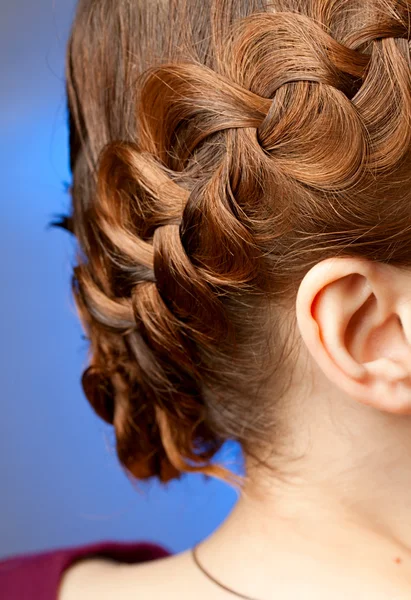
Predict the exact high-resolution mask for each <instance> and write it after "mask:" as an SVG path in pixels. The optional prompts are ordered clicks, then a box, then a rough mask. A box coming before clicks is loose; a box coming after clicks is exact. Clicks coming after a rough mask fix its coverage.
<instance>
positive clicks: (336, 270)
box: [296, 258, 411, 414]
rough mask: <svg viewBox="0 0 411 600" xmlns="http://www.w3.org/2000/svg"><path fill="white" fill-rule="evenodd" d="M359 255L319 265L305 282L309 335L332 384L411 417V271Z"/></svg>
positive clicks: (303, 305) (304, 319)
mask: <svg viewBox="0 0 411 600" xmlns="http://www.w3.org/2000/svg"><path fill="white" fill-rule="evenodd" d="M407 276H408V280H407V282H405V281H404V277H405V275H404V273H403V272H402V271H399V270H396V269H395V267H390V266H388V265H384V267H380V266H379V264H377V263H372V262H370V261H365V260H363V259H357V258H332V259H327V260H325V261H322V262H320V263H318V264H317V265H315V266H314V267H313V268H312V269H311V270H310V271H309V272H308V273H307V274H306V276H305V277H304V279H303V281H302V282H301V284H300V288H299V290H298V294H297V299H296V316H297V321H298V325H299V329H300V333H301V336H302V338H303V339H304V341H305V344H306V346H307V348H308V350H309V352H310V353H311V355H312V358H313V359H314V360H315V361H316V363H317V364H318V366H319V367H320V368H321V369H322V371H323V372H324V374H325V375H326V376H327V377H328V379H329V380H330V381H331V382H332V383H334V384H335V385H336V386H338V387H340V388H341V389H342V390H343V391H344V392H345V393H346V394H347V395H349V396H350V397H352V398H353V399H356V400H358V401H359V402H362V403H364V404H367V405H370V406H373V407H374V408H377V409H378V410H382V411H386V412H392V413H397V414H411V344H410V339H411V332H410V331H407V332H405V331H404V327H405V326H406V325H405V324H407V326H409V324H411V316H410V311H411V302H408V303H407V302H405V300H406V298H405V293H406V291H407V290H408V289H410V282H411V274H409V275H407Z"/></svg>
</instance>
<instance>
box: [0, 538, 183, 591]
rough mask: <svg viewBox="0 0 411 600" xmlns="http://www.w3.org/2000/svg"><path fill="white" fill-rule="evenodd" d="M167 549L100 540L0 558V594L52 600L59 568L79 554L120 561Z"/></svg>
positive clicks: (160, 554)
mask: <svg viewBox="0 0 411 600" xmlns="http://www.w3.org/2000/svg"><path fill="white" fill-rule="evenodd" d="M170 554H171V553H170V552H169V551H168V550H166V549H165V548H162V547H161V546H157V545H156V544H152V543H148V542H116V541H111V540H107V541H102V542H94V543H91V544H85V545H84V544H83V545H80V546H71V547H68V548H57V549H55V550H48V551H46V552H40V553H34V554H21V555H17V556H10V557H8V558H6V559H3V560H0V598H5V599H6V598H7V600H56V598H57V593H58V589H59V585H60V581H61V579H62V576H63V572H64V571H65V569H67V568H68V567H69V566H70V565H72V564H73V563H74V562H75V561H76V560H78V559H80V558H91V557H92V556H93V557H96V556H102V557H104V556H105V557H109V558H112V559H114V560H117V561H119V562H124V563H139V562H145V561H149V560H154V559H155V558H163V557H165V556H169V555H170Z"/></svg>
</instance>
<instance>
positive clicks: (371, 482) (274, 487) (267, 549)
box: [204, 399, 411, 595]
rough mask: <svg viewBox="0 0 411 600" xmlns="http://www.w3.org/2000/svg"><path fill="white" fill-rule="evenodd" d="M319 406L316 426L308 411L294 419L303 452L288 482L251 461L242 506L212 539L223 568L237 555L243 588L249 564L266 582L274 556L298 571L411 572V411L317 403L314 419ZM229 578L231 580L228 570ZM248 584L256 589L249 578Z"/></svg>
mask: <svg viewBox="0 0 411 600" xmlns="http://www.w3.org/2000/svg"><path fill="white" fill-rule="evenodd" d="M328 400H329V399H328ZM328 400H327V402H328ZM324 404H326V402H325V401H324ZM311 406H312V405H311ZM300 409H301V406H300ZM312 412H313V411H311V415H310V418H311V422H310V428H309V431H307V422H308V420H307V419H308V415H304V414H301V412H300V413H299V418H297V416H296V419H295V423H296V424H297V429H298V428H300V429H299V431H300V434H299V439H298V444H296V447H297V455H298V456H300V455H301V457H302V458H301V459H299V460H298V461H295V462H293V461H291V463H290V464H291V465H292V468H290V469H289V471H288V473H289V474H288V475H287V478H286V481H285V480H283V479H279V478H277V477H275V476H273V475H271V476H270V475H269V474H268V472H267V471H263V470H262V469H261V468H260V469H257V468H255V467H254V466H253V465H252V463H251V461H250V460H249V459H247V461H246V464H247V470H248V473H249V476H248V479H247V481H246V484H245V486H244V488H243V490H242V491H241V494H240V498H239V501H238V503H237V504H236V506H235V508H234V510H233V511H232V513H231V514H230V515H229V517H228V518H227V520H226V521H225V522H224V523H223V525H222V526H221V527H220V528H219V529H218V530H217V531H216V532H215V533H214V534H213V535H212V536H211V537H210V538H209V539H208V540H206V542H205V544H204V552H205V555H204V557H205V558H206V559H207V560H208V561H209V562H208V564H209V566H211V567H212V566H213V559H212V556H214V573H215V574H218V573H216V571H217V572H218V568H219V567H218V564H217V563H216V562H215V561H216V560H218V558H216V557H218V556H220V558H221V560H223V559H222V557H223V556H224V557H227V556H229V557H230V564H232V565H233V574H232V581H231V583H235V582H237V587H238V585H240V584H241V581H239V577H240V578H241V577H242V575H241V572H240V571H241V568H242V566H244V565H247V566H248V567H252V568H253V571H254V570H256V571H257V572H261V577H262V580H263V579H264V578H265V577H266V576H267V573H270V572H272V565H273V562H274V564H277V565H278V564H281V565H282V567H281V569H282V570H281V572H282V573H285V572H286V571H287V569H288V570H289V575H290V578H291V577H295V573H296V572H300V573H301V572H303V571H304V569H306V571H307V576H308V573H309V572H313V569H315V566H314V564H316V565H319V566H320V567H321V568H324V564H326V565H327V569H328V570H329V571H330V570H332V569H333V568H337V565H338V567H341V568H342V569H343V570H344V569H346V570H348V572H350V573H353V572H354V571H355V569H358V568H359V567H361V568H362V569H363V570H364V567H365V566H367V567H369V572H370V573H373V574H374V575H373V577H374V578H375V577H376V573H377V574H378V577H379V576H381V577H386V578H388V577H389V578H392V577H397V573H399V572H400V571H401V569H402V570H403V572H407V571H408V573H409V572H410V570H411V467H410V462H411V435H410V433H411V432H410V429H411V418H410V417H408V416H399V415H392V414H390V415H387V414H384V413H381V412H379V411H376V410H373V409H371V408H370V407H367V406H363V405H361V406H359V405H358V404H356V403H348V405H347V404H346V405H344V406H343V405H342V404H341V405H338V404H337V405H334V406H333V409H332V411H327V410H326V409H325V408H324V406H321V407H318V410H316V411H315V413H316V415H318V416H317V418H316V419H313V415H312ZM330 412H332V419H330V418H328V419H326V418H325V415H326V414H327V413H330ZM331 421H332V422H333V425H331ZM304 422H305V429H303V423H304ZM348 424H349V425H348ZM303 430H304V431H305V434H304V439H303V437H302V436H301V431H303ZM297 437H298V436H297V435H296V436H294V437H293V439H294V440H295V439H297ZM302 474H303V475H302ZM240 541H241V542H240ZM299 561H300V562H299ZM250 563H251V564H250ZM234 565H236V566H234ZM269 565H271V571H270V566H269ZM239 570H240V571H239ZM276 573H277V575H278V572H277V570H276ZM362 573H364V571H362ZM221 575H222V576H225V579H226V580H227V578H228V577H229V571H227V567H226V569H225V571H224V572H223V573H221ZM253 581H254V584H255V581H256V579H255V578H253ZM261 585H263V584H261ZM240 589H242V590H244V589H250V591H251V590H252V591H253V592H254V595H255V592H256V591H257V592H258V590H256V589H255V585H254V586H251V587H250V586H248V588H247V582H246V580H244V581H243V582H242V587H241V585H240ZM260 593H261V594H264V590H263V589H261V590H260ZM250 595H251V594H250Z"/></svg>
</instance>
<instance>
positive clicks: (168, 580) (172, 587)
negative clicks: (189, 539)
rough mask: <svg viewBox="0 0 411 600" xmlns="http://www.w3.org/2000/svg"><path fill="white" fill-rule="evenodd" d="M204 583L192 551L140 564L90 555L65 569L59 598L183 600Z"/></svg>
mask: <svg viewBox="0 0 411 600" xmlns="http://www.w3.org/2000/svg"><path fill="white" fill-rule="evenodd" d="M201 584H204V582H203V581H202V579H201V578H200V579H199V575H198V572H197V571H196V569H195V568H194V564H193V561H192V557H191V553H190V552H189V551H186V552H182V553H180V554H175V555H172V556H167V557H165V558H159V559H156V560H152V561H147V562H144V563H138V564H125V563H118V562H117V561H115V560H110V559H106V558H91V559H86V560H83V561H80V562H78V563H76V564H74V565H73V566H72V567H70V568H69V569H68V570H67V571H66V573H65V574H64V576H63V578H62V581H61V584H60V589H59V593H58V596H57V600H97V599H98V600H114V599H115V600H139V599H141V600H145V599H146V598H150V599H151V600H156V599H157V598H158V599H159V600H160V599H161V600H163V598H164V595H165V594H166V596H167V598H168V599H169V600H174V598H175V599H176V600H177V598H178V599H179V600H181V598H182V597H184V596H185V592H186V593H187V598H188V597H189V596H190V597H191V596H192V595H191V592H190V590H192V591H193V593H194V590H195V588H196V587H197V588H198V586H199V585H200V587H201ZM197 596H199V594H198V589H197Z"/></svg>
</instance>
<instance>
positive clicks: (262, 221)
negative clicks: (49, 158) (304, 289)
mask: <svg viewBox="0 0 411 600" xmlns="http://www.w3.org/2000/svg"><path fill="white" fill-rule="evenodd" d="M410 8H411V4H410V2H408V1H405V0H402V1H391V0H370V1H369V2H366V3H365V2H361V1H352V0H340V1H339V0H328V1H327V0H317V1H316V0H307V1H304V0H277V1H276V0H272V1H270V2H268V1H266V0H202V1H201V2H199V1H198V0H163V1H161V2H160V0H150V2H140V1H138V0H127V1H126V0H103V1H101V2H94V1H92V0H80V2H79V4H78V8H77V13H76V16H75V20H74V23H73V27H72V31H71V35H70V39H69V43H68V48H67V63H66V64H67V68H66V78H67V100H68V111H69V127H70V165H71V170H72V185H71V188H70V191H71V196H72V211H71V213H70V215H68V216H67V217H66V218H65V220H64V222H63V223H62V225H63V226H65V227H66V228H68V229H70V230H71V231H72V232H73V233H74V235H75V237H76V240H77V255H76V264H75V265H74V271H73V291H74V298H75V301H76V304H77V307H78V311H79V315H80V317H81V321H82V324H83V326H84V329H85V332H86V335H87V338H88V339H89V342H90V357H89V366H88V367H87V369H86V370H85V372H84V374H83V377H82V383H83V389H84V392H85V394H86V396H87V398H88V400H89V401H90V403H91V405H92V406H93V408H94V410H95V411H96V412H97V413H98V414H99V415H100V416H101V418H102V419H104V420H105V421H107V422H108V423H111V424H113V425H114V428H115V434H116V446H117V453H118V457H119V460H120V462H121V464H122V465H123V466H124V467H125V469H126V470H127V472H128V473H130V474H132V475H133V476H134V477H136V478H138V479H144V478H149V477H152V476H157V477H159V478H160V480H161V481H163V482H165V481H168V480H170V479H172V478H174V477H178V476H179V475H180V474H181V473H183V472H190V471H199V472H202V473H204V474H206V475H214V476H217V477H222V478H225V479H226V480H229V481H234V479H235V477H234V475H231V473H230V470H229V469H227V468H226V467H225V466H223V465H222V464H218V463H217V462H216V460H214V458H215V455H216V453H217V451H218V450H219V449H220V448H221V447H222V445H223V444H224V443H225V441H226V440H235V441H237V442H239V443H240V444H241V446H242V448H243V449H244V451H245V452H246V453H248V454H249V455H253V456H254V457H255V458H256V459H257V460H259V461H262V462H263V461H264V460H265V459H264V458H263V457H264V453H265V452H269V453H270V461H271V463H272V464H275V460H274V459H273V456H274V458H275V457H277V458H278V457H280V456H281V455H283V456H286V454H287V453H286V450H287V436H286V433H287V422H286V419H285V418H283V415H284V411H282V410H280V409H279V407H280V399H281V397H282V395H283V393H284V391H285V389H286V388H287V385H288V384H289V382H290V377H291V369H292V366H293V362H295V354H294V353H293V350H294V349H295V347H294V346H293V345H292V344H291V341H292V340H293V335H292V333H291V327H292V326H293V324H294V325H295V322H294V321H293V319H292V316H293V303H294V300H295V295H296V292H297V289H298V285H299V282H300V281H301V279H302V278H303V276H304V274H305V273H306V272H307V271H308V270H309V269H310V268H311V267H312V266H313V265H314V264H315V263H317V262H319V261H320V260H322V259H326V258H328V257H330V256H336V255H349V256H357V257H363V258H365V259H368V260H376V261H381V262H387V263H395V264H397V265H403V266H405V267H408V266H411V243H410V240H411V185H410V184H411V163H410V159H411V153H410V141H411V59H410V23H411V19H410V12H411V11H410ZM286 315H288V316H289V318H287V319H285V316H286Z"/></svg>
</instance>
